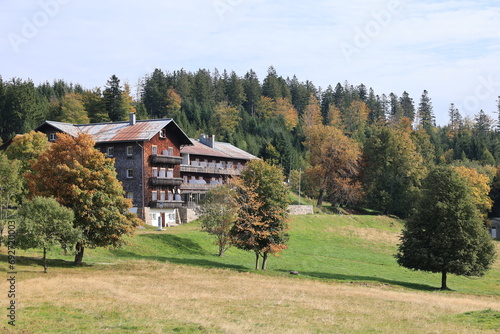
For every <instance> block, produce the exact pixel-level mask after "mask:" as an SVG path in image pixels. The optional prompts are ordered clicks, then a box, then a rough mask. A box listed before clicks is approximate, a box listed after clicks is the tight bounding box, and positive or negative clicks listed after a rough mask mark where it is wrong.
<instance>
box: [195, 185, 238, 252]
mask: <svg viewBox="0 0 500 334" xmlns="http://www.w3.org/2000/svg"><path fill="white" fill-rule="evenodd" d="M237 195H238V194H237V191H236V189H235V187H234V186H233V185H231V184H225V185H221V186H218V187H216V188H214V189H212V190H210V191H209V192H208V193H207V194H206V197H205V199H204V200H203V202H202V203H201V205H200V208H199V213H200V221H201V228H202V229H203V230H204V231H206V232H207V233H208V234H212V235H215V237H216V238H217V240H216V242H215V244H216V245H217V246H219V256H222V255H224V252H225V251H226V250H227V249H228V248H229V247H230V246H231V245H232V240H233V238H232V237H231V234H230V230H231V228H232V227H233V225H234V223H235V222H236V220H237V219H238V209H239V205H238V201H237Z"/></svg>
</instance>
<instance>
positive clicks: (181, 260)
mask: <svg viewBox="0 0 500 334" xmlns="http://www.w3.org/2000/svg"><path fill="white" fill-rule="evenodd" d="M110 252H111V253H113V255H116V256H117V257H119V258H121V259H124V258H128V259H134V260H146V261H157V262H170V263H175V264H184V265H189V266H196V267H204V268H219V269H233V270H237V271H248V270H249V269H248V268H247V267H244V266H240V265H234V264H227V263H225V262H223V261H220V262H219V261H212V260H207V259H199V258H186V257H171V256H150V255H147V256H145V255H140V254H137V253H133V252H130V251H126V250H123V249H113V250H110Z"/></svg>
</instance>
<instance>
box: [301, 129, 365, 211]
mask: <svg viewBox="0 0 500 334" xmlns="http://www.w3.org/2000/svg"><path fill="white" fill-rule="evenodd" d="M308 134H309V135H308V139H307V140H306V142H305V143H304V145H305V146H306V147H307V149H308V150H309V164H310V165H311V168H309V169H308V170H307V171H306V174H307V175H309V179H310V180H313V181H315V183H316V187H317V188H318V189H319V196H318V202H317V205H318V206H321V205H322V203H323V198H324V196H325V195H326V196H327V197H328V199H330V200H331V201H333V203H335V204H338V205H349V204H354V203H357V202H359V200H360V199H361V196H362V187H361V183H360V180H359V173H360V169H361V149H360V147H359V144H358V143H356V142H355V141H354V140H352V139H350V138H348V137H347V136H345V135H344V134H343V133H342V132H341V131H340V130H339V129H337V128H335V127H333V126H324V125H316V126H314V127H312V128H310V129H309V130H308Z"/></svg>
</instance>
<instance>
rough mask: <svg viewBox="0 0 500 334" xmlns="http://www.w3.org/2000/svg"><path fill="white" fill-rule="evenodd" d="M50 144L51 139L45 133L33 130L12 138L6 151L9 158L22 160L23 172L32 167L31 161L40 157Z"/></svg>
mask: <svg viewBox="0 0 500 334" xmlns="http://www.w3.org/2000/svg"><path fill="white" fill-rule="evenodd" d="M48 146H49V141H48V140H47V135H46V134H45V133H42V132H37V131H34V130H31V131H30V132H28V133H25V134H23V135H17V136H15V137H14V138H12V143H11V144H10V145H9V147H8V148H7V150H6V151H5V153H6V154H7V157H8V158H9V159H11V160H13V159H16V160H19V161H20V162H21V173H24V172H27V171H28V170H29V169H30V161H32V160H36V159H38V156H40V154H42V153H43V152H44V151H45V150H46V149H47V147H48Z"/></svg>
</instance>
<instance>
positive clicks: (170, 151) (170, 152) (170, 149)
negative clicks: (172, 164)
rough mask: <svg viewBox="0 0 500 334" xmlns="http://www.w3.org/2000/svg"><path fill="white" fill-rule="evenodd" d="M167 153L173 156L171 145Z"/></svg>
mask: <svg viewBox="0 0 500 334" xmlns="http://www.w3.org/2000/svg"><path fill="white" fill-rule="evenodd" d="M168 155H169V156H173V155H174V149H173V148H172V147H169V148H168Z"/></svg>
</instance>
